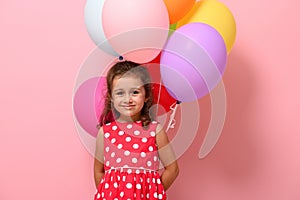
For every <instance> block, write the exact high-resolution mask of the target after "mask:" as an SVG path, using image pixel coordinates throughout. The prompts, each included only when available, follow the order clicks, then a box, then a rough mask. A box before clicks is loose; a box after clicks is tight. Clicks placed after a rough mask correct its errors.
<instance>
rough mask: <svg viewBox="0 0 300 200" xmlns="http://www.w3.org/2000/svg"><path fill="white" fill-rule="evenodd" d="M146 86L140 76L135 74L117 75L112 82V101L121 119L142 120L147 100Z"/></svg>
mask: <svg viewBox="0 0 300 200" xmlns="http://www.w3.org/2000/svg"><path fill="white" fill-rule="evenodd" d="M145 93H146V92H145V88H144V84H143V82H142V81H141V80H140V78H136V77H134V76H124V77H116V78H114V80H113V84H112V103H113V106H114V108H115V109H116V110H117V111H118V112H119V113H120V118H119V120H126V121H131V120H133V121H136V120H140V115H141V110H142V108H143V106H144V103H145V101H146V98H145Z"/></svg>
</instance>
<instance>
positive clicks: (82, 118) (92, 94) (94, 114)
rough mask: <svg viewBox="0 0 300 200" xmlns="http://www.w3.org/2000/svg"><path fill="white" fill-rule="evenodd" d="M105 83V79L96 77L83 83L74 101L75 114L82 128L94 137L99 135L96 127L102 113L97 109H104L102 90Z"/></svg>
mask: <svg viewBox="0 0 300 200" xmlns="http://www.w3.org/2000/svg"><path fill="white" fill-rule="evenodd" d="M104 82H105V78H103V77H101V78H100V77H94V78H90V79H88V80H87V81H85V82H83V83H82V84H81V85H80V86H79V87H78V89H77V91H76V93H75V96H74V101H73V109H74V114H75V117H76V119H77V120H78V122H79V124H80V126H81V127H82V128H83V129H84V130H85V131H86V132H88V133H89V134H90V135H92V136H94V137H96V136H97V134H98V129H97V127H96V126H97V124H98V118H99V115H100V113H99V111H98V110H97V109H102V108H103V102H104V99H103V98H101V96H102V94H103V93H102V91H101V89H102V88H103V87H102V84H104Z"/></svg>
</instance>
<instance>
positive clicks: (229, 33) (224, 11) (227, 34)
mask: <svg viewBox="0 0 300 200" xmlns="http://www.w3.org/2000/svg"><path fill="white" fill-rule="evenodd" d="M192 22H202V23H206V24H208V25H210V26H212V27H213V28H215V29H216V30H217V31H218V32H219V33H220V34H221V36H222V38H223V39H224V41H225V44H226V49H227V54H229V52H230V51H231V49H232V46H233V44H234V40H235V36H236V24H235V20H234V17H233V15H232V13H231V11H230V10H229V9H228V8H227V7H226V6H225V5H224V4H223V3H222V2H220V1H217V0H202V1H199V2H196V3H195V4H194V7H193V8H192V9H191V11H190V12H189V13H188V14H187V15H186V16H185V17H184V18H183V19H181V20H180V21H179V22H178V23H177V27H178V28H179V27H181V26H183V25H185V24H188V23H192Z"/></svg>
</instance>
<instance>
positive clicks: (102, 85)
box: [94, 77, 107, 119]
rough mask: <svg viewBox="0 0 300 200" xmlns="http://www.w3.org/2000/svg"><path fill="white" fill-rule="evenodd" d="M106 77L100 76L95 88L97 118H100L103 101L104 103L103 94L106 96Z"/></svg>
mask: <svg viewBox="0 0 300 200" xmlns="http://www.w3.org/2000/svg"><path fill="white" fill-rule="evenodd" d="M106 92H107V89H106V78H105V77H100V80H99V81H98V85H97V88H96V94H95V105H94V106H95V111H96V116H97V119H99V118H100V116H101V114H102V111H103V109H104V103H105V96H106Z"/></svg>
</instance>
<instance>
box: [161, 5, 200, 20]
mask: <svg viewBox="0 0 300 200" xmlns="http://www.w3.org/2000/svg"><path fill="white" fill-rule="evenodd" d="M164 2H165V4H166V6H167V9H168V12H169V19H170V24H173V23H175V22H177V21H178V20H180V19H181V18H182V17H184V16H185V15H186V14H187V13H188V12H189V11H190V9H192V7H193V5H194V4H195V0H184V1H182V0H164Z"/></svg>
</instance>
